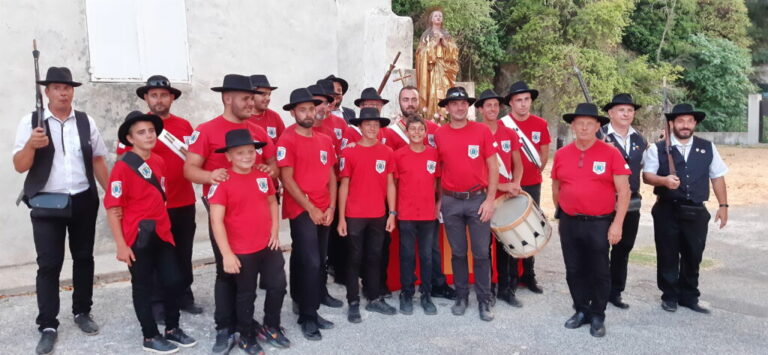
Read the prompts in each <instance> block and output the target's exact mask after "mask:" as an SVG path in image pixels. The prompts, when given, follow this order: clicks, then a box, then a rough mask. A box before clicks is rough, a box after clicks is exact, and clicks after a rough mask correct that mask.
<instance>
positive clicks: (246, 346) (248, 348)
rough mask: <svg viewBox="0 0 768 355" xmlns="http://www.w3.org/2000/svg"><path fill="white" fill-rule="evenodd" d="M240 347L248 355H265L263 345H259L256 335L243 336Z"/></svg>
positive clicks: (239, 343)
mask: <svg viewBox="0 0 768 355" xmlns="http://www.w3.org/2000/svg"><path fill="white" fill-rule="evenodd" d="M238 345H239V346H240V349H242V350H243V351H245V353H246V354H249V355H262V354H264V349H262V348H261V345H259V342H258V341H256V335H254V334H253V333H251V334H248V335H241V336H240V341H239V342H238Z"/></svg>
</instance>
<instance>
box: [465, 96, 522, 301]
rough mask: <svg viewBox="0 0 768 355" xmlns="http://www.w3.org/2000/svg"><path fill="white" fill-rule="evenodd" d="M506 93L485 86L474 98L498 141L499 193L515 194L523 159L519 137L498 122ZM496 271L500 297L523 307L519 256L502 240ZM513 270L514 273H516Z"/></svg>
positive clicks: (498, 245)
mask: <svg viewBox="0 0 768 355" xmlns="http://www.w3.org/2000/svg"><path fill="white" fill-rule="evenodd" d="M502 99H503V97H501V96H499V95H498V94H496V92H494V91H493V90H490V89H489V90H485V91H483V92H482V93H481V94H480V97H479V98H478V99H477V102H475V107H476V108H477V109H478V111H480V116H481V117H482V119H483V123H484V124H485V125H486V126H488V128H489V129H490V130H491V133H493V139H494V140H495V141H496V142H495V143H496V148H497V150H498V151H497V153H496V154H498V155H497V156H496V158H497V159H496V160H497V162H498V164H499V187H498V190H497V191H496V197H497V198H498V197H500V196H502V195H504V194H506V195H507V196H509V197H515V196H517V195H518V194H520V180H521V179H522V175H523V162H522V161H521V157H520V142H519V140H520V138H519V137H518V136H517V134H516V133H515V131H513V130H512V129H511V128H508V127H506V126H504V125H503V124H499V120H498V118H499V107H500V106H501V100H502ZM495 262H496V271H497V273H498V291H497V293H496V295H497V297H498V298H499V299H501V300H503V301H505V302H507V303H509V304H510V305H512V306H514V307H522V304H521V303H520V301H518V300H517V298H516V297H515V290H516V289H517V274H516V273H517V260H514V258H512V257H511V256H510V255H509V254H507V252H506V251H504V246H503V245H502V243H498V242H497V243H496V260H495ZM513 274H514V275H515V276H513Z"/></svg>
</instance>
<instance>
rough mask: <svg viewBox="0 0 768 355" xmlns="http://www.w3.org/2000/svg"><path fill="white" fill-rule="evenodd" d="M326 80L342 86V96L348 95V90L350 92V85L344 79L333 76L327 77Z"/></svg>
mask: <svg viewBox="0 0 768 355" xmlns="http://www.w3.org/2000/svg"><path fill="white" fill-rule="evenodd" d="M325 80H330V81H332V82H334V83H339V84H341V94H342V95H344V94H346V93H347V90H349V84H348V83H347V81H346V80H344V79H342V78H339V77H337V76H335V75H333V74H331V75H328V76H326V77H325Z"/></svg>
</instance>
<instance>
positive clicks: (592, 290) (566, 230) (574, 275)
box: [559, 213, 612, 319]
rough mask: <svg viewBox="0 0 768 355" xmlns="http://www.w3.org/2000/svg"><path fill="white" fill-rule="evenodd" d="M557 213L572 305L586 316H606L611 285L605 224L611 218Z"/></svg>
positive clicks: (602, 317) (606, 227)
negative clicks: (587, 217)
mask: <svg viewBox="0 0 768 355" xmlns="http://www.w3.org/2000/svg"><path fill="white" fill-rule="evenodd" d="M560 215H561V216H560V225H559V232H560V245H561V246H562V249H563V259H564V260H565V279H566V281H567V282H568V289H569V290H570V291H571V298H573V308H574V309H576V311H577V312H584V313H585V314H586V315H587V316H588V317H599V318H601V319H605V306H606V305H607V304H608V293H609V292H610V288H611V276H610V270H609V262H608V246H609V243H608V227H610V225H611V221H612V219H611V218H602V219H585V218H583V217H578V216H569V215H567V214H565V213H561V214H560Z"/></svg>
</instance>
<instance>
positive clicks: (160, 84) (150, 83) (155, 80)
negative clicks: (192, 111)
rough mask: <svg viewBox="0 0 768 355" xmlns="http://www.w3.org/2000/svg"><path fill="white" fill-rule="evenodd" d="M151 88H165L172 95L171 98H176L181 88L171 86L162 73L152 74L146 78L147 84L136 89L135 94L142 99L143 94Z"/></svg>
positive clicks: (179, 94)
mask: <svg viewBox="0 0 768 355" xmlns="http://www.w3.org/2000/svg"><path fill="white" fill-rule="evenodd" d="M151 89H166V90H168V92H170V93H171V94H172V95H173V99H174V100H176V99H178V98H179V96H181V90H179V89H177V88H174V87H171V81H170V80H168V78H166V77H164V76H162V75H152V76H150V77H149V79H147V84H146V85H144V86H142V87H140V88H138V89H136V95H138V96H139V97H140V98H141V99H142V100H144V94H146V93H147V92H149V90H151Z"/></svg>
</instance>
